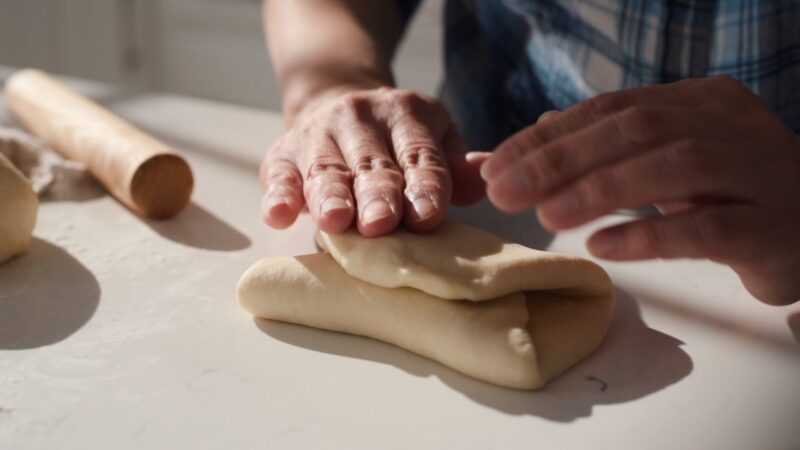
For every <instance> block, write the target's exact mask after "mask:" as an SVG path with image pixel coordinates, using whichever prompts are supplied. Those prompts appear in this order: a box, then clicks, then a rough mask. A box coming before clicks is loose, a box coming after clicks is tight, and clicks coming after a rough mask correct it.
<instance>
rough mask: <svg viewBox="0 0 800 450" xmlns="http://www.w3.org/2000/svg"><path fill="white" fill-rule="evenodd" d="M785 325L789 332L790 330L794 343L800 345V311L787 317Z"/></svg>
mask: <svg viewBox="0 0 800 450" xmlns="http://www.w3.org/2000/svg"><path fill="white" fill-rule="evenodd" d="M786 323H787V324H789V330H791V332H792V335H793V336H794V340H795V342H797V343H798V344H800V311H798V312H796V313H794V314H792V315H791V316H789V318H788V319H786Z"/></svg>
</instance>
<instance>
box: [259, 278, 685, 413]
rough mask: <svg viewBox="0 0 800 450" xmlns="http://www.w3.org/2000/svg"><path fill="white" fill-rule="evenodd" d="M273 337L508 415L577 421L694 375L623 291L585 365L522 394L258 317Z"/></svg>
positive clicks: (389, 349)
mask: <svg viewBox="0 0 800 450" xmlns="http://www.w3.org/2000/svg"><path fill="white" fill-rule="evenodd" d="M254 321H255V323H256V325H257V326H258V328H259V329H260V330H261V331H263V332H264V333H266V334H268V335H269V336H271V337H273V338H275V339H278V340H280V341H283V342H286V343H288V344H290V345H295V346H297V347H302V348H306V349H309V350H313V351H318V352H324V353H332V354H336V355H341V356H345V357H350V358H358V359H365V360H370V361H375V362H379V363H383V364H390V365H393V366H395V367H398V368H400V369H402V370H404V371H406V372H408V373H409V374H412V375H415V376H420V377H427V376H431V375H435V376H436V377H438V378H439V379H441V380H442V381H443V382H444V383H445V384H447V385H448V386H450V387H451V388H453V389H455V390H457V391H459V392H461V393H462V394H464V395H465V396H467V397H468V398H470V399H472V400H473V401H475V402H477V403H480V404H482V405H485V406H488V407H490V408H494V409H496V410H498V411H501V412H504V413H506V414H513V415H532V416H538V417H541V418H544V419H548V420H552V421H556V422H571V421H573V420H575V419H577V418H579V417H588V416H590V415H591V414H592V408H593V407H594V406H595V405H604V404H615V403H625V402H629V401H633V400H636V399H638V398H642V397H644V396H646V395H649V394H652V393H654V392H657V391H659V390H661V389H664V388H665V387H667V386H669V385H671V384H674V383H676V382H678V381H680V380H681V379H683V378H684V377H686V376H687V375H688V374H689V373H690V372H691V371H692V361H691V359H690V358H689V355H688V354H686V352H684V351H683V350H682V349H681V348H680V345H682V343H681V342H680V341H679V340H677V339H675V338H673V337H671V336H669V335H666V334H664V333H661V332H659V331H656V330H653V329H651V328H649V327H648V326H647V325H646V324H645V323H644V322H643V321H642V318H641V315H640V312H639V307H638V305H637V303H636V302H635V301H634V300H633V299H632V298H631V297H630V296H629V295H628V294H626V293H625V292H623V291H620V290H617V304H616V309H615V312H614V317H613V319H612V323H611V327H610V329H609V333H608V336H607V337H606V339H605V341H604V342H603V343H602V344H601V346H600V348H599V349H598V350H597V351H596V352H595V353H594V354H592V355H591V356H589V357H588V358H587V359H586V360H584V361H582V362H581V363H579V364H578V365H576V366H575V367H573V368H571V369H569V370H568V371H567V372H565V373H564V374H562V375H561V376H560V377H558V378H556V379H555V380H553V381H552V382H551V383H550V384H548V385H547V386H546V387H544V388H543V389H541V390H538V391H534V392H525V391H517V390H513V389H507V388H502V387H498V386H494V385H491V384H488V383H485V382H482V381H479V380H476V379H473V378H470V377H467V376H466V375H462V374H460V373H458V372H456V371H454V370H452V369H450V368H448V367H446V366H444V365H442V364H439V363H437V362H435V361H433V360H430V359H427V358H424V357H421V356H418V355H416V354H414V353H411V352H409V351H406V350H403V349H401V348H399V347H395V346H392V345H388V344H384V343H382V342H379V341H375V340H372V339H368V338H364V337H360V336H354V335H348V334H342V333H333V332H329V331H324V330H318V329H313V328H308V327H303V326H297V325H291V324H286V323H281V322H275V321H270V320H264V319H258V318H256V319H254Z"/></svg>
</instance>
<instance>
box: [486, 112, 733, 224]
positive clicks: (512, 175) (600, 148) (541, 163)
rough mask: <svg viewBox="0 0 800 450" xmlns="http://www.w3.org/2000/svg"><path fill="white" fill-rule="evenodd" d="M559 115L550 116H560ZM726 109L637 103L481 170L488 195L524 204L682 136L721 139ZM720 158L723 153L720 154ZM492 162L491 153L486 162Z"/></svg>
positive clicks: (508, 206) (517, 206) (506, 206)
mask: <svg viewBox="0 0 800 450" xmlns="http://www.w3.org/2000/svg"><path fill="white" fill-rule="evenodd" d="M561 114H566V113H560V114H559V116H556V117H554V118H551V119H549V120H552V121H555V120H559V117H560V115H561ZM732 123H734V122H733V119H730V118H729V115H725V114H717V113H707V112H704V113H695V114H688V113H687V110H686V109H685V108H672V107H670V108H660V107H635V108H629V109H627V110H625V111H623V112H622V113H619V114H617V115H613V116H610V117H607V118H605V119H603V120H601V121H599V122H597V123H595V124H593V125H590V126H588V127H585V128H583V129H582V130H579V131H577V132H575V133H573V134H571V135H569V136H565V137H564V138H561V139H558V140H555V141H553V142H550V143H548V144H546V145H544V146H542V147H541V148H539V149H537V150H536V151H532V152H528V153H527V154H525V155H524V156H523V157H521V158H519V159H518V160H516V161H514V163H513V164H511V165H510V166H509V167H507V168H505V169H503V171H502V172H500V173H489V174H488V175H487V174H486V173H485V172H486V170H485V169H482V174H483V175H484V178H485V179H486V180H487V182H488V186H489V187H488V195H489V198H490V199H491V200H492V202H494V203H495V204H496V205H497V206H498V207H499V208H501V209H503V210H506V211H519V210H522V209H525V208H528V207H530V206H532V205H534V204H536V203H537V202H539V201H541V200H542V199H544V198H545V197H546V196H549V195H551V194H552V193H553V192H555V191H556V190H558V189H561V188H563V187H564V186H565V185H567V184H569V183H571V182H573V181H574V180H575V179H576V178H578V177H580V176H582V175H584V174H585V173H588V172H591V171H595V170H599V169H600V168H602V167H603V166H606V165H609V164H612V163H615V162H617V161H619V160H623V159H626V158H630V157H634V156H636V155H639V154H642V153H645V152H648V151H651V150H652V149H654V148H657V147H658V146H661V145H664V144H665V143H668V142H670V141H671V140H674V139H675V136H680V137H682V138H684V139H719V140H723V139H725V136H722V135H720V132H719V131H718V130H720V129H722V130H724V129H726V127H728V126H730V125H731V124H732ZM723 159H725V158H724V157H723ZM492 163H494V157H492V159H490V160H489V162H487V164H486V165H489V164H492Z"/></svg>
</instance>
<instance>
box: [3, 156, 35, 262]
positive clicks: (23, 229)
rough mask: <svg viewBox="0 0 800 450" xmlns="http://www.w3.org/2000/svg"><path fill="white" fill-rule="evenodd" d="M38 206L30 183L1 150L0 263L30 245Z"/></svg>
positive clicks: (23, 250)
mask: <svg viewBox="0 0 800 450" xmlns="http://www.w3.org/2000/svg"><path fill="white" fill-rule="evenodd" d="M38 207H39V200H38V199H37V198H36V194H35V193H34V192H33V189H32V188H31V184H30V183H29V182H28V180H27V179H26V178H25V177H24V176H23V175H22V173H21V172H20V171H19V170H17V168H16V167H14V165H13V164H11V161H9V160H8V159H7V158H6V157H5V156H3V155H2V154H0V263H3V262H5V261H6V260H8V259H10V258H11V257H13V256H15V255H18V254H20V253H23V252H25V251H26V250H27V249H28V245H29V244H30V241H31V234H32V233H33V226H34V225H35V224H36V212H37V209H38Z"/></svg>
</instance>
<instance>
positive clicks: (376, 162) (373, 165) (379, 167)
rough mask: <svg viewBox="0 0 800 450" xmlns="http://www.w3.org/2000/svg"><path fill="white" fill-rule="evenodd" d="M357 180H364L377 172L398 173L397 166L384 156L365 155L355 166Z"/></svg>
mask: <svg viewBox="0 0 800 450" xmlns="http://www.w3.org/2000/svg"><path fill="white" fill-rule="evenodd" d="M353 171H354V172H355V173H354V175H355V177H356V178H362V177H364V176H367V175H370V174H372V173H375V172H397V165H396V164H395V163H394V161H393V160H392V158H390V157H388V156H386V155H383V154H375V155H363V156H360V157H358V159H356V161H355V163H354V164H353Z"/></svg>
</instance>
